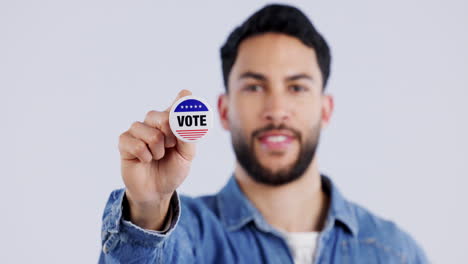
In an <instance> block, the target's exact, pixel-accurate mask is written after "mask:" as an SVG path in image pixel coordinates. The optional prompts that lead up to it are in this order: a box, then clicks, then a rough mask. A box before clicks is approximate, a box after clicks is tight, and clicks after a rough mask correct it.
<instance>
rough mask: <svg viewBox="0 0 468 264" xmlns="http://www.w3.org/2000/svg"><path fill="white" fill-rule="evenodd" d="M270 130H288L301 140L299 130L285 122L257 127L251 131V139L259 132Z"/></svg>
mask: <svg viewBox="0 0 468 264" xmlns="http://www.w3.org/2000/svg"><path fill="white" fill-rule="evenodd" d="M271 130H288V131H290V132H291V133H292V134H293V135H294V136H295V137H296V138H297V139H299V141H300V140H301V132H299V131H298V130H297V129H294V128H292V127H289V126H286V125H285V124H280V125H274V124H269V125H267V126H265V127H262V128H259V129H257V130H255V131H254V132H252V139H254V138H256V137H257V136H258V135H260V134H261V133H265V132H268V131H271Z"/></svg>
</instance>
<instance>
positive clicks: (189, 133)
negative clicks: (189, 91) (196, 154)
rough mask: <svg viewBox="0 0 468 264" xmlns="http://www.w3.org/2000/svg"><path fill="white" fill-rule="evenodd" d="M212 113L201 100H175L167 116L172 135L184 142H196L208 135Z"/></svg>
mask: <svg viewBox="0 0 468 264" xmlns="http://www.w3.org/2000/svg"><path fill="white" fill-rule="evenodd" d="M212 123H213V112H212V111H211V108H210V106H209V105H208V104H207V103H206V102H205V101H204V100H202V99H200V98H197V97H194V96H185V97H182V98H180V99H179V100H177V102H176V103H175V104H174V105H173V106H172V109H171V112H170V114H169V125H170V127H171V130H172V133H174V135H175V136H176V137H177V138H179V139H180V140H182V141H184V142H197V141H198V140H200V139H202V138H203V137H205V136H206V134H208V131H209V129H211V125H212Z"/></svg>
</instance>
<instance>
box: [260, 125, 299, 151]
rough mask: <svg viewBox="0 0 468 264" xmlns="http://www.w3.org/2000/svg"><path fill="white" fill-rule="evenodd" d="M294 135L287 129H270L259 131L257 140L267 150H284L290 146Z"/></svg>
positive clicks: (294, 137)
mask: <svg viewBox="0 0 468 264" xmlns="http://www.w3.org/2000/svg"><path fill="white" fill-rule="evenodd" d="M294 139H296V136H295V135H294V134H293V133H292V132H291V131H288V130H270V131H268V132H264V133H261V134H260V135H259V136H258V137H257V140H258V141H259V143H260V145H261V146H262V148H263V149H266V150H268V151H275V152H278V151H285V150H287V149H288V148H290V147H291V145H292V143H293V141H294Z"/></svg>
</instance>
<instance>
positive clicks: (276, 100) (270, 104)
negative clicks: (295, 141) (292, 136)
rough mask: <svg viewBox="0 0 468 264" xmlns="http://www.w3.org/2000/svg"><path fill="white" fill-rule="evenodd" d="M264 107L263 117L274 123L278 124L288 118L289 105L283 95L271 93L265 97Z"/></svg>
mask: <svg viewBox="0 0 468 264" xmlns="http://www.w3.org/2000/svg"><path fill="white" fill-rule="evenodd" d="M265 99H266V100H265V109H264V112H263V119H265V120H266V121H268V122H269V123H273V124H274V125H280V124H283V123H284V122H286V121H288V120H289V118H290V111H289V109H290V107H291V106H290V105H288V102H287V100H286V99H287V98H286V96H285V95H282V94H279V93H272V94H269V95H267V96H266V98H265Z"/></svg>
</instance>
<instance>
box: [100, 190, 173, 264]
mask: <svg viewBox="0 0 468 264" xmlns="http://www.w3.org/2000/svg"><path fill="white" fill-rule="evenodd" d="M124 199H125V189H119V190H115V191H113V192H112V193H111V195H110V197H109V199H108V201H107V204H106V206H105V209H104V214H103V218H102V230H101V240H102V241H101V242H102V251H101V253H100V257H99V263H134V262H138V263H140V262H141V263H146V262H148V263H162V259H163V257H164V256H163V255H164V252H163V248H164V246H163V245H164V243H165V242H166V241H167V240H168V239H169V237H170V236H171V234H172V233H173V232H174V230H175V228H176V226H177V223H178V222H179V219H180V210H181V206H180V199H179V195H178V193H177V192H174V195H173V196H172V198H171V202H170V205H169V216H168V219H167V220H166V225H165V227H166V228H165V230H163V231H153V230H147V229H143V228H141V227H139V226H137V225H135V224H133V223H132V222H131V221H127V220H125V219H124V218H123V214H122V212H123V211H124V210H123V209H124V208H123V207H124V204H125V203H124Z"/></svg>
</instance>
